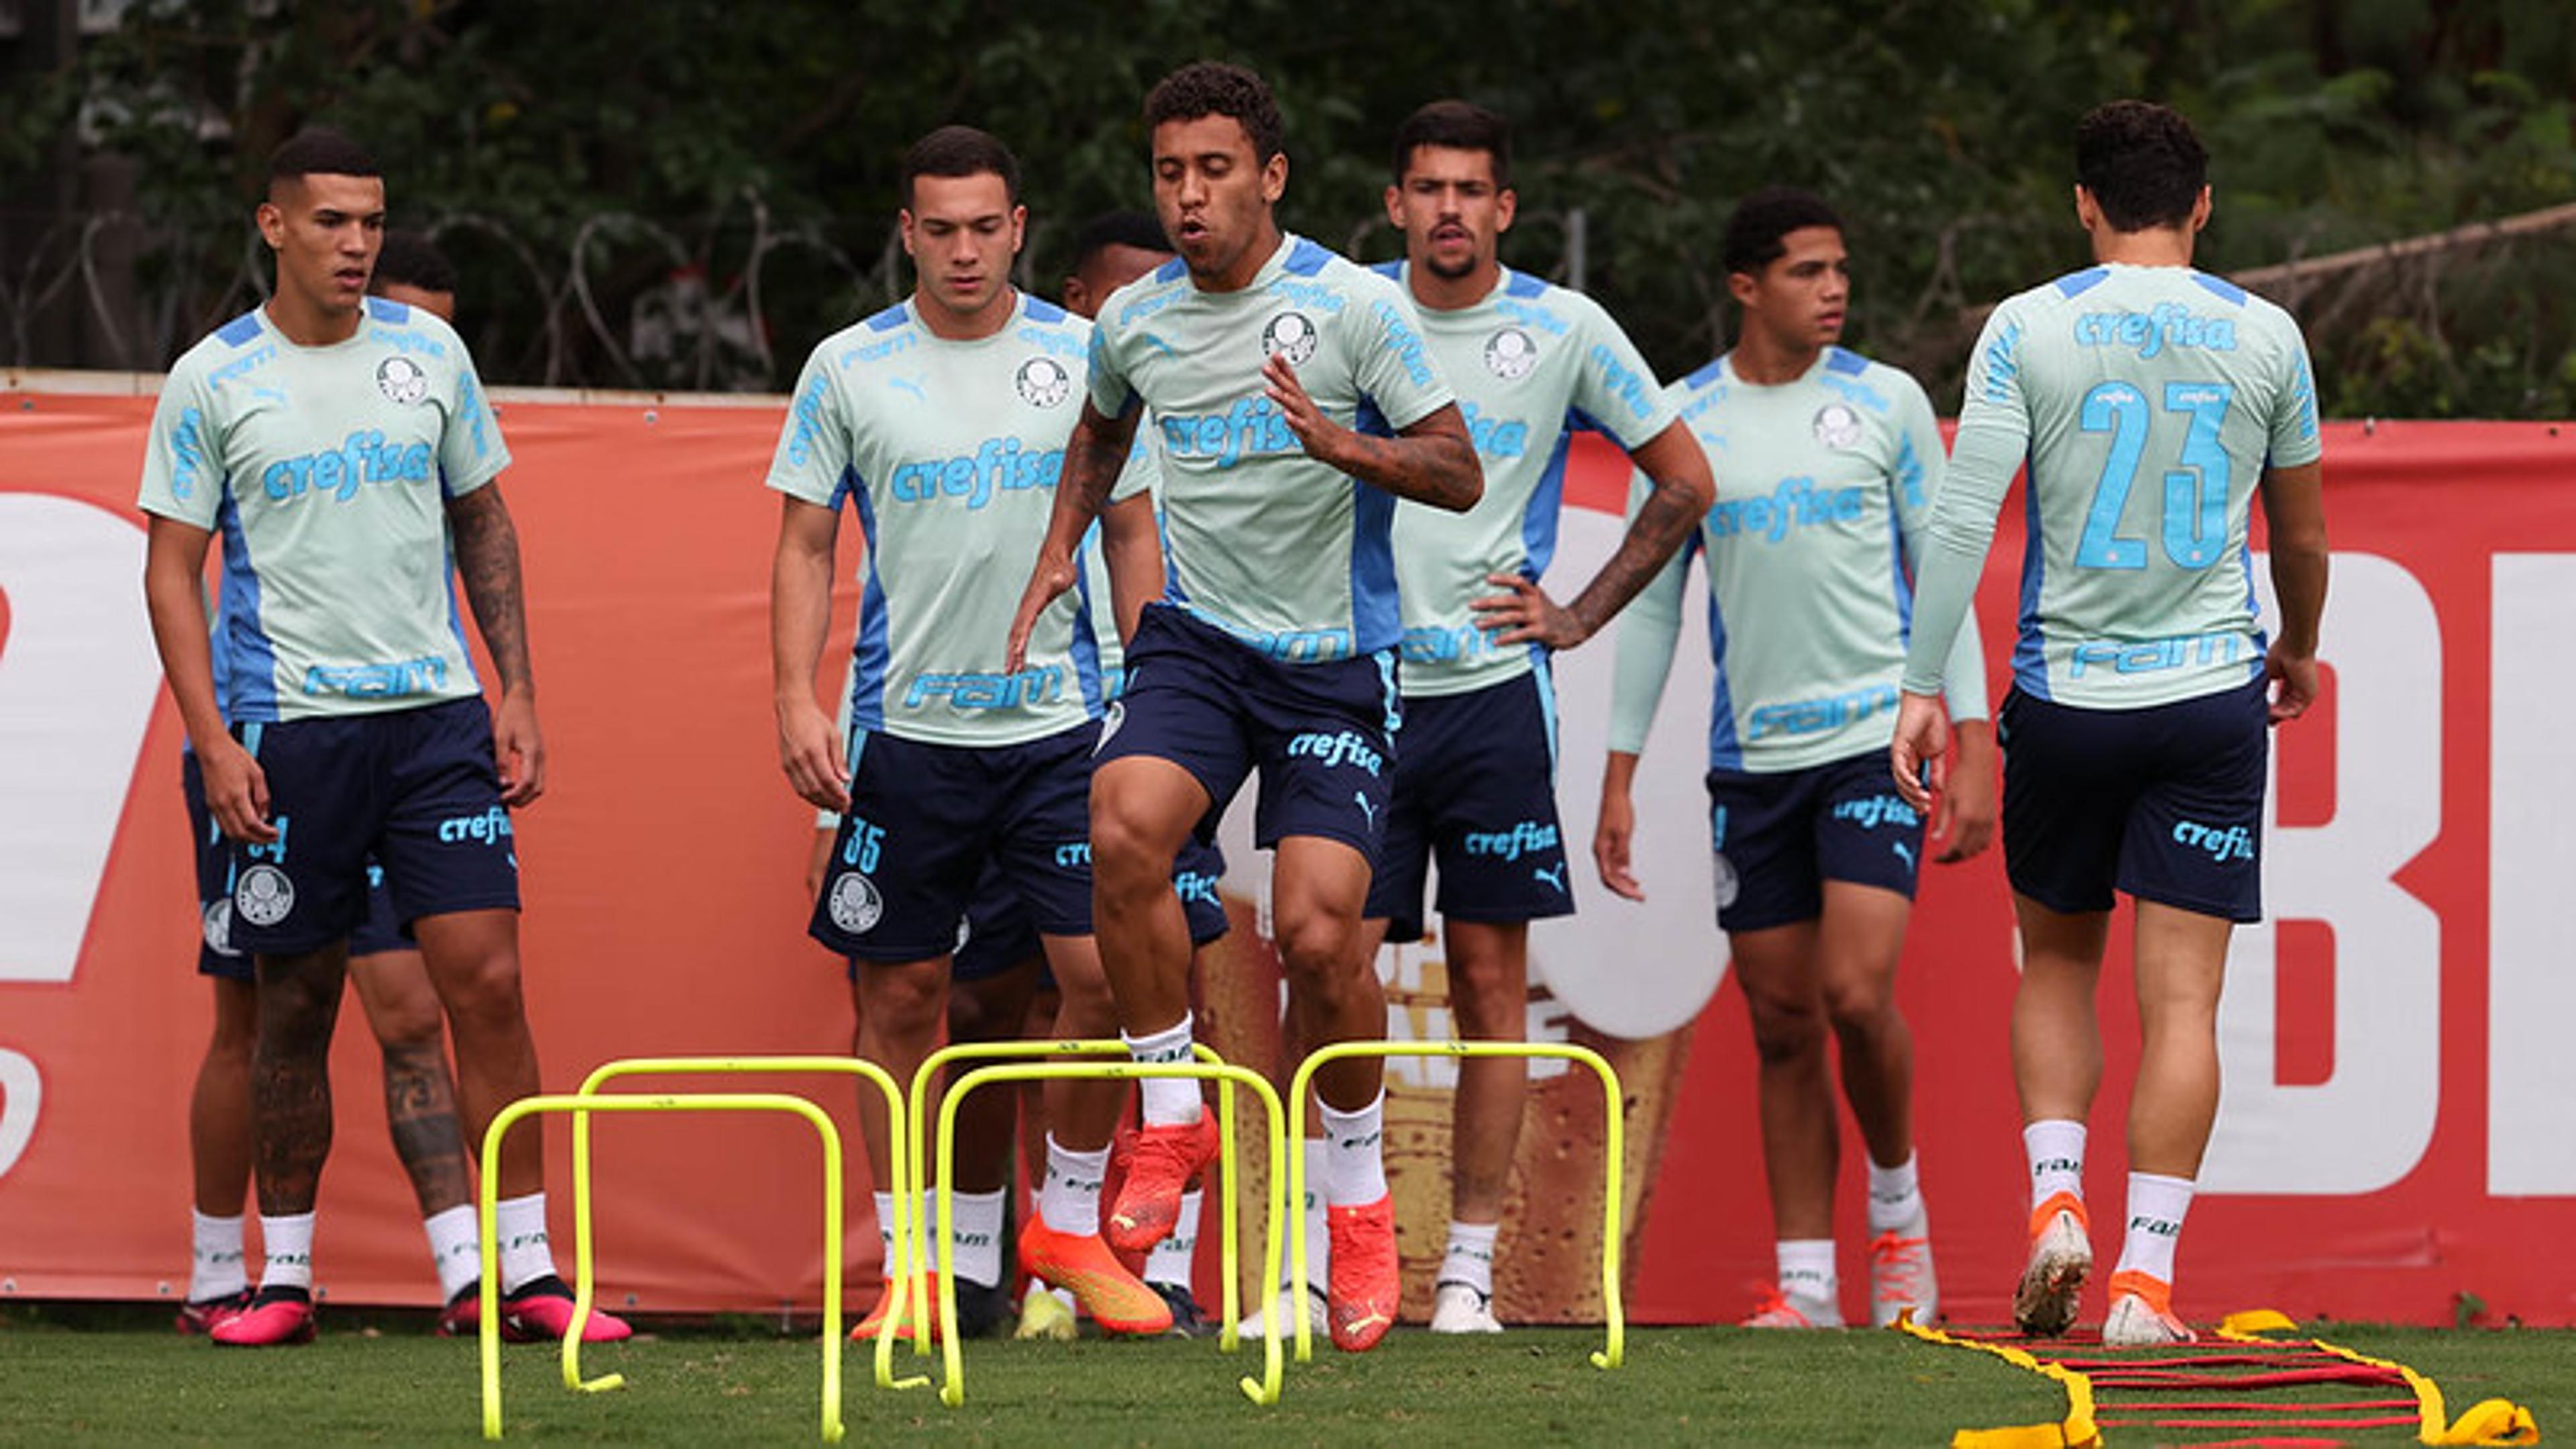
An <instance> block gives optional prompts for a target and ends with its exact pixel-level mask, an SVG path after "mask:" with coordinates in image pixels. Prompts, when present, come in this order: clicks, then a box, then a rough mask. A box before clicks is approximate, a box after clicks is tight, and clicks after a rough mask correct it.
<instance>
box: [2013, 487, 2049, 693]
mask: <svg viewBox="0 0 2576 1449" xmlns="http://www.w3.org/2000/svg"><path fill="white" fill-rule="evenodd" d="M2037 482H2038V480H2037V479H2036V478H2034V477H2032V476H2031V474H2030V459H2029V458H2027V457H2024V458H2023V459H2022V480H2021V495H2022V528H2023V530H2024V537H2023V540H2022V546H2021V624H2020V636H2019V638H2018V639H2016V640H2015V641H2014V643H2013V684H2014V685H2015V686H2016V687H2018V688H2019V689H2020V690H2021V691H2022V692H2023V693H2024V694H2027V695H2029V696H2031V697H2032V698H2034V699H2046V698H2048V641H2047V640H2045V639H2043V638H2041V637H2040V630H2039V587H2040V584H2041V582H2042V579H2043V577H2044V575H2045V574H2046V573H2047V561H2046V560H2047V551H2048V540H2047V538H2046V536H2045V535H2043V534H2042V533H2041V532H2040V529H2039V489H2038V488H2037V487H2036V486H2035V485H2036V484H2037Z"/></svg>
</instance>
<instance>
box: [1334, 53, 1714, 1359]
mask: <svg viewBox="0 0 2576 1449" xmlns="http://www.w3.org/2000/svg"><path fill="white" fill-rule="evenodd" d="M1394 177H1395V180H1394V184H1393V185H1390V186H1389V187H1387V189H1386V214H1387V220H1388V221H1389V222H1391V223H1392V224H1394V226H1395V227H1396V228H1397V229H1398V230H1400V231H1402V232H1403V233H1404V252H1405V259H1404V261H1403V262H1401V263H1389V264H1387V265H1386V266H1384V267H1381V268H1379V270H1380V271H1383V272H1385V273H1386V274H1387V275H1389V276H1391V277H1394V278H1396V279H1397V280H1398V281H1399V282H1400V283H1401V284H1402V285H1403V286H1404V288H1405V290H1406V291H1407V292H1408V293H1409V294H1410V295H1411V297H1412V299H1413V304H1414V307H1415V309H1416V311H1417V312H1418V314H1419V315H1420V317H1421V321H1422V336H1423V341H1424V342H1425V343H1426V344H1427V345H1428V346H1429V348H1430V350H1431V356H1432V358H1433V360H1434V361H1436V362H1437V363H1438V364H1439V366H1440V371H1441V373H1442V375H1443V376H1445V377H1447V378H1448V379H1449V382H1450V385H1451V386H1452V387H1454V388H1455V389H1457V393H1458V399H1459V408H1460V411H1461V413H1462V414H1463V415H1464V417H1465V420H1466V423H1467V430H1468V434H1469V436H1470V437H1471V438H1473V440H1474V442H1475V445H1476V456H1477V458H1478V461H1479V462H1480V463H1481V464H1482V465H1483V468H1484V471H1485V496H1484V498H1483V500H1482V501H1481V502H1479V503H1478V504H1477V505H1476V506H1475V507H1474V508H1473V509H1470V510H1469V511H1467V512H1466V513H1463V514H1459V513H1445V512H1442V511H1440V510H1438V509H1433V508H1417V507H1404V508H1398V509H1397V510H1396V511H1395V577H1396V583H1397V586H1398V589H1399V592H1400V593H1401V594H1402V596H1403V603H1404V645H1403V656H1404V670H1403V682H1404V736H1403V741H1402V747H1401V748H1400V749H1398V750H1397V752H1396V762H1395V798H1394V803H1393V804H1392V805H1391V806H1390V807H1389V809H1388V811H1387V824H1386V838H1385V841H1384V843H1383V845H1382V846H1381V847H1380V849H1379V852H1378V858H1377V875H1376V880H1375V883H1374V884H1373V885H1372V886H1371V887H1370V890H1369V898H1368V906H1367V921H1368V934H1367V945H1368V950H1369V954H1370V955H1371V956H1372V957H1373V956H1375V954H1376V950H1377V947H1378V946H1379V945H1380V944H1382V943H1383V942H1384V941H1386V940H1387V939H1389V938H1390V936H1392V938H1393V939H1396V940H1412V939H1415V938H1417V937H1419V936H1420V935H1421V934H1422V928H1423V909H1422V907H1423V890H1424V872H1425V869H1426V867H1427V866H1428V864H1429V863H1430V862H1431V861H1432V860H1434V859H1436V860H1437V861H1438V863H1439V868H1440V899H1439V906H1440V918H1441V940H1442V944H1443V946H1444V952H1443V954H1444V955H1445V957H1446V959H1447V961H1448V967H1449V1000H1450V1005H1451V1009H1452V1010H1453V1011H1454V1012H1455V1013H1456V1016H1457V1022H1458V1034H1459V1035H1460V1036H1462V1037H1467V1038H1470V1039H1475V1040H1483V1041H1519V1040H1521V1039H1522V1037H1523V1036H1524V1035H1526V1033H1527V1024H1528V1017H1529V923H1530V922H1531V921H1533V920H1536V919H1539V918H1541V917H1546V916H1561V915H1565V914H1567V913H1569V912H1571V911H1572V910H1573V909H1574V899H1573V896H1572V895H1571V894H1570V893H1569V891H1568V887H1567V883H1566V875H1565V850H1564V846H1563V844H1562V842H1561V840H1560V838H1559V831H1558V827H1557V818H1556V695H1555V689H1554V687H1553V685H1552V683H1551V680H1550V670H1549V665H1548V656H1549V653H1550V652H1551V651H1552V650H1556V649H1567V648H1572V647H1573V646H1574V645H1576V644H1580V643H1582V642H1583V641H1584V640H1585V639H1588V638H1590V637H1591V636H1592V635H1593V634H1594V633H1595V632H1596V631H1598V630H1599V629H1600V627H1601V626H1602V625H1603V624H1604V623H1606V622H1608V620H1609V618H1610V616H1611V615H1613V614H1615V613H1617V612H1618V610H1619V608H1620V607H1621V606H1622V605H1624V604H1626V603H1627V602H1628V600H1629V599H1630V598H1631V597H1633V596H1634V595H1635V593H1636V592H1637V590H1638V589H1639V588H1640V587H1642V586H1643V585H1644V584H1645V583H1646V582H1647V581H1648V580H1649V579H1651V578H1653V577H1654V575H1655V573H1656V571H1657V570H1658V569H1660V568H1661V567H1662V566H1663V564H1664V561H1665V560H1666V559H1669V558H1671V557H1672V555H1673V551H1674V550H1675V549H1677V548H1679V547H1680V546H1681V544H1682V541H1683V540H1684V539H1686V538H1688V537H1689V536H1690V532H1691V528H1692V525H1693V523H1694V522H1695V521H1696V520H1697V519H1698V518H1699V516H1700V515H1701V514H1703V513H1705V512H1706V511H1707V510H1708V504H1709V497H1710V492H1711V489H1712V486H1713V485H1712V484H1711V483H1710V481H1709V473H1708V463H1707V461H1706V460H1705V459H1704V458H1703V457H1702V456H1701V455H1700V451H1699V447H1698V445H1697V444H1695V443H1694V442H1693V441H1692V440H1691V436H1690V430H1689V429H1687V428H1684V427H1682V426H1681V425H1680V424H1679V422H1678V420H1677V419H1676V418H1675V417H1674V414H1673V409H1672V405H1671V404H1670V403H1668V402H1666V401H1665V400H1664V397H1663V394H1662V391H1661V390H1660V389H1659V388H1657V387H1656V385H1655V374H1654V370H1653V369H1652V368H1650V367H1648V366H1647V365H1646V361H1645V359H1644V358H1643V357H1642V356H1640V355H1639V354H1638V352H1637V349H1636V347H1635V345H1634V344H1632V343H1630V342H1629V340H1628V336H1627V334H1626V333H1624V332H1622V331H1621V330H1620V329H1619V324H1618V323H1616V322H1614V321H1612V320H1611V318H1610V315H1609V314H1608V313H1607V312H1605V311H1603V310H1602V309H1601V307H1600V306H1599V305H1598V304H1597V303H1595V302H1593V301H1592V300H1591V299H1590V298H1588V297H1585V296H1583V295H1581V294H1579V293H1575V292H1569V291H1566V290H1565V289H1563V288H1561V287H1553V286H1550V285H1548V284H1547V283H1546V282H1544V281H1541V280H1540V279H1538V278H1536V277H1532V276H1526V275H1524V274H1522V273H1519V272H1515V271H1512V270H1511V269H1509V268H1507V267H1505V266H1504V265H1503V264H1502V262H1501V260H1500V257H1499V255H1498V250H1499V243H1500V240H1501V237H1502V234H1503V233H1504V232H1505V231H1506V230H1508V229H1510V227H1511V224H1512V215H1513V212H1514V210H1515V208H1516V207H1517V206H1518V200H1519V199H1518V196H1517V194H1516V193H1515V192H1514V191H1513V189H1512V177H1511V136H1510V132H1509V129H1508V128H1507V127H1506V126H1505V124H1504V122H1503V119H1502V117H1500V116H1497V115H1495V114H1494V113H1493V112H1491V111H1488V110H1485V109H1483V108H1482V107H1479V106H1474V105H1470V104H1468V103H1466V102H1464V101H1454V100H1449V101H1434V102H1432V103H1431V104H1429V105H1426V106H1424V107H1422V108H1421V109H1420V110H1417V111H1415V112H1414V113H1413V114H1412V115H1411V116H1410V117H1407V118H1406V120H1405V121H1404V124H1403V125H1401V126H1399V127H1398V128H1397V129H1396V133H1395V157H1394ZM1577 425H1582V426H1590V427H1597V428H1599V429H1601V430H1602V431H1604V432H1606V433H1608V434H1609V435H1610V436H1611V437H1612V438H1614V439H1616V440H1617V441H1618V443H1619V445H1620V446H1621V447H1624V448H1626V449H1628V450H1629V452H1630V453H1631V454H1632V455H1633V456H1634V457H1635V458H1636V460H1637V466H1638V467H1639V468H1640V469H1641V470H1643V471H1644V473H1645V475H1646V476H1647V477H1648V478H1650V479H1651V480H1653V489H1654V491H1653V493H1652V494H1651V495H1650V496H1649V497H1648V499H1647V501H1646V504H1645V506H1644V507H1643V508H1642V509H1640V510H1639V512H1638V515H1637V518H1636V520H1635V522H1634V523H1633V524H1632V526H1631V527H1630V530H1629V533H1628V536H1627V537H1626V538H1625V539H1624V540H1622V541H1621V544H1620V548H1619V551H1618V552H1617V553H1615V554H1614V555H1612V557H1611V558H1610V559H1609V561H1608V562H1606V563H1605V564H1603V565H1602V567H1601V570H1600V572H1599V574H1598V575H1597V576H1596V577H1595V578H1594V579H1593V581H1592V582H1591V583H1590V584H1589V585H1588V586H1587V587H1586V588H1585V589H1584V590H1583V592H1582V593H1581V594H1579V595H1577V596H1576V597H1575V599H1574V601H1573V603H1572V604H1571V605H1570V606H1568V607H1566V608H1562V609H1560V608H1556V607H1554V606H1553V605H1551V604H1548V603H1547V602H1546V596H1545V595H1544V594H1542V593H1541V592H1540V591H1539V589H1538V586H1537V581H1538V579H1539V576H1540V575H1541V574H1542V573H1544V572H1545V571H1546V568H1547V565H1548V560H1549V558H1550V557H1551V556H1552V555H1553V554H1554V553H1555V550H1556V527H1557V511H1558V508H1559V506H1560V504H1561V503H1562V501H1563V497H1564V485H1565V455H1566V449H1567V445H1568V443H1569V442H1570V441H1571V438H1572V429H1573V428H1574V427H1575V426H1577ZM1497 586H1501V587H1502V589H1503V590H1504V592H1502V593H1500V594H1497V593H1496V592H1495V590H1496V587H1497ZM1479 604H1481V605H1483V606H1484V612H1479V611H1478V610H1477V608H1476V607H1475V606H1476V605H1479ZM1503 606H1510V614H1509V617H1510V618H1512V619H1513V620H1515V621H1516V622H1517V627H1507V626H1506V625H1505V624H1504V623H1502V622H1499V621H1500V620H1501V619H1503V618H1504V617H1505V614H1504V613H1503V612H1502V610H1503ZM1524 616H1526V617H1525V618H1524ZM1528 1082H1529V1073H1528V1069H1527V1063H1526V1062H1524V1061H1523V1060H1522V1059H1520V1058H1517V1057H1504V1058H1477V1059H1474V1060H1470V1061H1466V1062H1463V1063H1461V1064H1460V1065H1459V1068H1458V1092H1457V1099H1456V1104H1455V1108H1454V1116H1453V1118H1452V1128H1451V1143H1452V1147H1451V1151H1452V1163H1453V1167H1452V1178H1451V1183H1450V1197H1451V1205H1452V1206H1451V1212H1450V1222H1449V1240H1448V1247H1447V1250H1446V1251H1445V1252H1444V1254H1443V1255H1442V1257H1441V1260H1440V1272H1439V1277H1438V1280H1437V1287H1436V1289H1435V1291H1434V1293H1433V1295H1432V1307H1431V1331H1432V1332H1434V1333H1498V1332H1500V1331H1501V1330H1502V1325H1501V1324H1500V1323H1499V1322H1497V1321H1496V1320H1495V1318H1494V1315H1493V1309H1492V1296H1493V1258H1494V1240H1495V1237H1496V1234H1497V1232H1498V1230H1499V1227H1500V1224H1501V1222H1502V1211H1503V1193H1504V1189H1505V1188H1506V1186H1507V1185H1508V1179H1509V1177H1510V1173H1511V1166H1512V1150H1513V1148H1514V1147H1515V1146H1516V1145H1517V1144H1518V1143H1519V1140H1520V1126H1521V1104H1522V1101H1523V1099H1524V1097H1525V1096H1526V1093H1527V1088H1528Z"/></svg>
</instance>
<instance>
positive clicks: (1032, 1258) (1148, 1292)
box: [1020, 1215, 1172, 1334]
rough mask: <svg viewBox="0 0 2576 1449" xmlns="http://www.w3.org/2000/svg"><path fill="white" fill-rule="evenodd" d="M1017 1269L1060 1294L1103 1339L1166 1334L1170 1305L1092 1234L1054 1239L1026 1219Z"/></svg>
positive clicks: (1048, 1230)
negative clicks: (1077, 1306) (1066, 1296)
mask: <svg viewBox="0 0 2576 1449" xmlns="http://www.w3.org/2000/svg"><path fill="white" fill-rule="evenodd" d="M1020 1266H1021V1267H1022V1268H1023V1269H1025V1270H1027V1271H1028V1273H1029V1274H1030V1275H1031V1276H1033V1277H1037V1278H1041V1279H1044V1280H1045V1281H1046V1282H1048V1283H1049V1284H1052V1285H1053V1286H1055V1287H1058V1288H1061V1289H1063V1290H1064V1291H1066V1292H1067V1293H1070V1294H1072V1295H1073V1297H1074V1301H1075V1302H1077V1303H1079V1304H1081V1305H1082V1310H1083V1311H1084V1312H1085V1313H1088V1314H1090V1315H1091V1321H1092V1322H1094V1323H1097V1324H1099V1325H1100V1327H1101V1329H1102V1330H1103V1331H1104V1332H1108V1333H1122V1334H1124V1333H1133V1334H1159V1333H1165V1332H1168V1331H1170V1329H1171V1326H1172V1309H1171V1305H1170V1304H1168V1303H1165V1302H1164V1301H1163V1295H1162V1294H1160V1293H1157V1292H1155V1291H1154V1290H1153V1289H1151V1288H1148V1287H1146V1286H1145V1280H1143V1279H1142V1278H1139V1277H1137V1276H1136V1275H1135V1274H1133V1273H1131V1272H1128V1271H1127V1267H1126V1265H1125V1264H1123V1263H1121V1262H1119V1261H1118V1257H1117V1255H1116V1254H1114V1253H1112V1252H1110V1251H1109V1245H1108V1244H1107V1243H1104V1242H1102V1241H1101V1240H1100V1237H1099V1235H1098V1234H1096V1233H1087V1234H1080V1235H1077V1234H1074V1233H1060V1232H1057V1231H1056V1230H1055V1229H1053V1228H1051V1227H1048V1226H1047V1225H1046V1222H1045V1220H1043V1219H1041V1218H1038V1217H1036V1216H1034V1215H1032V1216H1031V1217H1030V1219H1029V1221H1028V1223H1027V1225H1026V1226H1024V1227H1022V1228H1021V1229H1020Z"/></svg>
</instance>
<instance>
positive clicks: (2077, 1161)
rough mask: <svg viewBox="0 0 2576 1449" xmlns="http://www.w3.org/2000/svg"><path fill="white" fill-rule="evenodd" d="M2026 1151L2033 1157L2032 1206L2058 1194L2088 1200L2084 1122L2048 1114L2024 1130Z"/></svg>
mask: <svg viewBox="0 0 2576 1449" xmlns="http://www.w3.org/2000/svg"><path fill="white" fill-rule="evenodd" d="M2021 1146H2022V1151H2023V1152H2024V1153H2026V1154H2028V1155H2029V1158H2030V1205H2031V1207H2032V1208H2033V1209H2034V1210H2036V1209H2037V1208H2038V1207H2039V1205H2040V1204H2041V1203H2044V1202H2046V1201H2048V1200H2049V1199H2050V1198H2052V1197H2055V1196H2056V1195H2057V1194H2059V1193H2061V1192H2063V1193H2072V1194H2074V1196H2075V1200H2076V1201H2077V1202H2082V1201H2083V1200H2084V1124H2083V1123H2081V1122H2070V1121H2068V1120H2066V1119H2065V1118H2063V1117H2044V1118H2042V1119H2040V1120H2039V1121H2037V1122H2033V1123H2031V1124H2030V1125H2029V1126H2027V1127H2024V1128H2022V1129H2021Z"/></svg>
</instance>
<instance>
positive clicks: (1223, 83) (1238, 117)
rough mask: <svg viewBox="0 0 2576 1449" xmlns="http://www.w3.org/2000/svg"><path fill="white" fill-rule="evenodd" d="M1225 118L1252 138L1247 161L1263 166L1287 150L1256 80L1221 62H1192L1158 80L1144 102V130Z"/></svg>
mask: <svg viewBox="0 0 2576 1449" xmlns="http://www.w3.org/2000/svg"><path fill="white" fill-rule="evenodd" d="M1201 116H1231V117H1233V118H1234V120H1235V121H1236V123H1237V124H1239V125H1241V126H1242V127H1243V134H1245V135H1246V136H1249V137H1251V138H1252V157H1253V159H1254V160H1255V161H1257V162H1259V163H1260V164H1262V165H1264V166H1267V165H1269V164H1270V158H1271V157H1273V156H1276V155H1278V154H1279V153H1280V152H1282V151H1285V150H1287V149H1288V126H1287V123H1285V122H1283V121H1281V120H1280V119H1279V103H1278V102H1277V101H1275V100H1273V99H1271V96H1270V87H1269V86H1268V85H1266V84H1264V83H1263V81H1262V79H1261V77H1260V76H1258V75H1255V74H1254V73H1252V72H1251V71H1249V70H1246V69H1244V68H1243V67H1242V66H1239V65H1228V64H1226V63H1225V62H1223V61H1221V60H1194V61H1192V62H1190V63H1189V64H1188V65H1185V66H1182V67H1181V68H1180V69H1179V70H1176V71H1174V72H1172V73H1171V74H1170V75H1167V76H1165V77H1163V78H1162V79H1161V80H1160V81H1157V82H1156V83H1155V85H1154V89H1153V90H1152V91H1150V92H1148V93H1147V94H1146V96H1145V129H1146V131H1147V132H1148V133H1151V132H1152V131H1153V129H1154V128H1155V127H1157V126H1160V125H1161V124H1163V123H1164V122H1165V121H1195V120H1197V119H1198V118H1199V117H1201Z"/></svg>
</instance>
